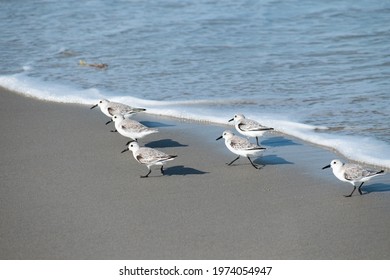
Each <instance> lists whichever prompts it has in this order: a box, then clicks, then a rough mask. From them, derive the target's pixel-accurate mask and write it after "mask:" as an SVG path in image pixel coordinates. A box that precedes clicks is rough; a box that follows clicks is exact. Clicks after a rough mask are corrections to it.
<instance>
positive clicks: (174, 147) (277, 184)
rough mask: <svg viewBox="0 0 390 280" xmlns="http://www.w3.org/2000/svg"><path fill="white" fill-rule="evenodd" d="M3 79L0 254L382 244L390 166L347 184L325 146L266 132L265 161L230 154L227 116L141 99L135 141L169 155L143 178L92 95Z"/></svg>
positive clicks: (367, 255)
mask: <svg viewBox="0 0 390 280" xmlns="http://www.w3.org/2000/svg"><path fill="white" fill-rule="evenodd" d="M0 93H1V95H0V96H1V99H2V104H7V106H4V108H2V111H1V114H2V115H1V117H2V118H1V119H2V123H1V128H2V131H3V132H5V133H3V135H2V138H1V153H2V155H3V161H2V164H1V173H0V174H1V181H2V187H1V189H0V190H1V193H0V213H1V214H0V236H2V239H1V241H0V252H1V253H0V259H145V260H146V259H389V258H390V253H389V252H390V221H389V219H388V213H389V210H390V204H389V203H388V202H389V199H390V184H389V183H388V179H389V175H388V174H386V175H384V176H380V177H377V178H374V179H372V180H371V181H370V182H369V183H367V185H364V187H363V191H366V192H368V193H367V194H366V195H362V196H357V195H356V194H355V195H354V196H353V197H351V198H345V197H343V195H344V194H346V193H348V192H350V191H351V189H352V186H351V185H350V184H347V183H343V182H340V181H338V180H337V179H336V178H335V177H334V176H333V174H332V172H331V171H330V170H321V168H322V167H323V166H325V165H327V164H329V162H330V161H331V160H332V159H334V158H340V156H338V155H336V154H335V153H333V152H331V151H329V150H326V149H323V148H320V147H317V146H316V145H314V144H313V145H310V144H308V143H306V142H303V141H300V140H299V139H296V138H293V137H289V136H286V135H283V134H280V133H268V134H266V135H265V137H263V138H262V139H261V143H262V145H263V146H265V147H266V148H267V150H266V151H265V152H264V154H263V157H261V158H259V159H256V160H255V163H258V164H264V165H265V166H264V167H263V168H262V169H261V170H255V169H254V168H253V167H251V165H250V163H249V162H248V160H247V159H244V158H241V159H239V160H238V161H237V162H235V165H232V166H226V164H225V163H226V162H229V161H231V160H233V159H234V158H235V155H233V154H232V153H230V152H229V151H228V150H227V148H226V147H225V145H224V142H223V141H222V140H221V141H215V139H216V138H217V137H219V136H220V135H221V133H222V132H223V130H225V129H227V128H228V129H230V130H232V131H233V132H234V133H235V134H237V133H236V131H235V130H234V127H231V126H223V125H214V124H203V123H199V122H191V121H180V120H177V119H174V118H170V117H162V116H157V115H151V114H147V112H146V113H139V114H137V115H136V116H134V117H133V118H134V119H136V120H139V121H141V122H143V123H144V124H145V125H147V126H152V127H156V128H158V129H159V133H156V134H154V135H150V136H147V137H145V138H144V139H141V141H139V142H140V144H141V146H144V145H146V146H148V147H154V148H157V149H159V150H161V151H164V152H166V153H169V154H177V155H178V157H177V158H176V159H175V160H173V161H171V162H168V163H167V164H166V166H165V171H166V175H165V176H160V173H159V170H158V168H156V167H152V173H151V175H150V176H151V177H150V178H146V179H142V178H140V177H139V176H140V175H145V173H146V172H147V168H146V167H145V166H142V165H140V164H138V163H137V162H136V161H135V160H134V158H133V157H132V154H131V153H124V154H121V153H120V152H121V150H123V149H124V148H125V143H126V142H127V139H126V138H124V137H122V136H121V135H119V134H118V133H110V132H109V130H110V129H112V126H109V125H108V126H105V125H104V123H105V122H106V121H107V120H108V118H107V117H106V116H105V115H103V114H102V113H101V112H100V110H99V109H98V108H96V109H94V110H90V109H89V107H88V106H86V105H78V104H61V103H53V102H50V101H42V100H38V99H33V98H29V97H25V96H22V95H19V94H16V93H13V92H10V91H8V90H5V89H3V88H0ZM341 159H343V160H344V158H341Z"/></svg>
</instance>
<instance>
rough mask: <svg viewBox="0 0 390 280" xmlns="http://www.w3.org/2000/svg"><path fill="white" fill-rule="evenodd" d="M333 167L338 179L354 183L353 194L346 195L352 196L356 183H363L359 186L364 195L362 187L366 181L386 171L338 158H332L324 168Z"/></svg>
mask: <svg viewBox="0 0 390 280" xmlns="http://www.w3.org/2000/svg"><path fill="white" fill-rule="evenodd" d="M329 167H331V168H332V171H333V174H334V176H336V178H337V179H339V180H340V181H343V182H349V183H351V184H352V185H353V190H352V192H351V194H349V195H344V196H345V197H351V196H352V194H353V193H354V191H355V190H356V183H361V184H360V186H359V187H358V191H359V193H360V195H362V191H361V188H362V186H363V184H364V183H365V182H367V181H368V180H370V179H371V178H373V177H375V176H378V175H381V174H383V173H384V172H385V171H384V170H381V171H374V170H368V169H365V168H363V167H362V166H360V165H358V164H354V163H342V162H341V161H340V160H338V159H334V160H332V162H331V163H330V164H329V165H327V166H324V167H323V168H322V169H326V168H329Z"/></svg>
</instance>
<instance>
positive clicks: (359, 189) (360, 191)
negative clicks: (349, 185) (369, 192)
mask: <svg viewBox="0 0 390 280" xmlns="http://www.w3.org/2000/svg"><path fill="white" fill-rule="evenodd" d="M363 184H364V182H362V183H361V184H360V186H359V188H358V191H359V193H360V195H362V190H361V187H362V186H363Z"/></svg>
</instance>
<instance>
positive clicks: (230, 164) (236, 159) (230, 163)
mask: <svg viewBox="0 0 390 280" xmlns="http://www.w3.org/2000/svg"><path fill="white" fill-rule="evenodd" d="M239 158H240V156H238V157H237V158H235V159H234V160H233V161H232V162H231V163H227V165H232V163H233V162H235V161H236V160H238V159H239Z"/></svg>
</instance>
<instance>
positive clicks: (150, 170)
mask: <svg viewBox="0 0 390 280" xmlns="http://www.w3.org/2000/svg"><path fill="white" fill-rule="evenodd" d="M150 172H152V169H149V172H148V174H146V175H145V176H141V178H146V177H148V176H149V174H150Z"/></svg>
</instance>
